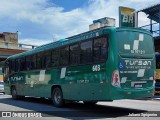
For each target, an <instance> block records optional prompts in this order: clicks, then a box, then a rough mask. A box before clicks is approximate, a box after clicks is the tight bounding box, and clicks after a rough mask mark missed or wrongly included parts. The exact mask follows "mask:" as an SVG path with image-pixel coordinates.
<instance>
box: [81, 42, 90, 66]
mask: <svg viewBox="0 0 160 120" xmlns="http://www.w3.org/2000/svg"><path fill="white" fill-rule="evenodd" d="M80 46H81V63H82V64H84V63H91V62H92V40H90V41H85V42H82V43H81V45H80Z"/></svg>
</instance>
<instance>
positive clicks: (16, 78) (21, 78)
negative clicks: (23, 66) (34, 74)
mask: <svg viewBox="0 0 160 120" xmlns="http://www.w3.org/2000/svg"><path fill="white" fill-rule="evenodd" d="M11 80H12V81H21V80H23V76H17V77H11Z"/></svg>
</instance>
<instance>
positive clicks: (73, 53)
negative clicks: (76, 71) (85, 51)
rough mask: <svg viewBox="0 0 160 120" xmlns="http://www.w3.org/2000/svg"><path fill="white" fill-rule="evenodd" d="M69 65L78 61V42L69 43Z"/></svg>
mask: <svg viewBox="0 0 160 120" xmlns="http://www.w3.org/2000/svg"><path fill="white" fill-rule="evenodd" d="M69 49H70V50H69V51H70V65H77V64H79V63H80V48H79V44H78V43H77V44H74V45H70V48H69Z"/></svg>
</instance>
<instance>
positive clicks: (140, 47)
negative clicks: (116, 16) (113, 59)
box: [117, 30, 154, 56]
mask: <svg viewBox="0 0 160 120" xmlns="http://www.w3.org/2000/svg"><path fill="white" fill-rule="evenodd" d="M117 40H118V41H117V42H118V45H119V46H118V48H119V50H118V51H119V54H120V55H121V54H130V55H138V56H139V55H151V54H152V55H153V54H154V48H153V40H152V36H150V35H148V34H144V33H141V32H135V31H125V30H124V31H118V32H117Z"/></svg>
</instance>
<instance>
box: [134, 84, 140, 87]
mask: <svg viewBox="0 0 160 120" xmlns="http://www.w3.org/2000/svg"><path fill="white" fill-rule="evenodd" d="M134 87H135V88H142V84H135V85H134Z"/></svg>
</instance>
